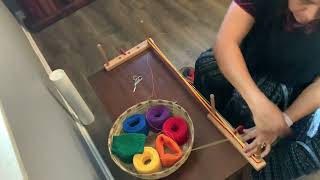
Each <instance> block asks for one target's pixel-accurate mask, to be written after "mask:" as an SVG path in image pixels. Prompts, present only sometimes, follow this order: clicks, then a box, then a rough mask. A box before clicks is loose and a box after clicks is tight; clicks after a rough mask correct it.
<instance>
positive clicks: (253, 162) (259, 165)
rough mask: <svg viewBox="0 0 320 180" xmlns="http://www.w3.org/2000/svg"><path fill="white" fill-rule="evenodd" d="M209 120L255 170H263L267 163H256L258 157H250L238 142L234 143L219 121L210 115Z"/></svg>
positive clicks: (262, 161) (261, 161)
mask: <svg viewBox="0 0 320 180" xmlns="http://www.w3.org/2000/svg"><path fill="white" fill-rule="evenodd" d="M208 119H209V120H210V121H211V122H212V123H213V124H214V125H215V126H216V127H217V129H219V130H220V132H221V133H222V134H223V135H224V136H225V137H226V138H227V139H229V140H230V143H231V144H232V145H233V146H234V147H235V148H236V149H237V150H238V151H239V152H240V154H241V155H242V156H243V157H244V158H245V159H246V160H247V161H248V162H249V163H250V164H251V165H252V166H253V167H254V169H256V170H257V171H259V170H261V169H262V168H263V167H264V166H265V165H266V162H265V161H264V160H263V159H261V160H260V162H259V163H257V162H256V157H254V156H251V157H248V156H247V155H246V154H245V152H244V151H243V148H242V147H241V146H240V144H239V143H237V142H236V141H234V137H233V136H231V135H230V133H228V132H227V131H226V129H224V128H222V127H221V126H220V124H219V123H218V121H217V120H216V119H215V118H214V117H213V116H211V114H208Z"/></svg>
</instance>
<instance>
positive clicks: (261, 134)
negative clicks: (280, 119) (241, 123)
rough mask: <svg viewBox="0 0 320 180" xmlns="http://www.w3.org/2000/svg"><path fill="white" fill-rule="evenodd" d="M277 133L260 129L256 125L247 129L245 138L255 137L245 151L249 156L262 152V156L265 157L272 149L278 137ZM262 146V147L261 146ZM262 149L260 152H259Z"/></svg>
mask: <svg viewBox="0 0 320 180" xmlns="http://www.w3.org/2000/svg"><path fill="white" fill-rule="evenodd" d="M277 137H278V136H277V135H276V134H274V133H271V132H265V131H259V129H257V128H256V127H253V128H251V129H245V130H244V135H243V137H242V138H243V140H244V141H248V140H250V139H254V140H253V141H252V142H251V143H250V144H248V145H247V146H246V147H245V148H244V152H245V153H246V154H247V156H248V157H250V156H252V155H253V154H256V153H261V157H262V158H263V157H265V156H266V155H268V154H269V152H270V150H271V145H272V143H273V142H274V141H275V140H276V139H277ZM259 146H260V148H259ZM259 151H260V152H259Z"/></svg>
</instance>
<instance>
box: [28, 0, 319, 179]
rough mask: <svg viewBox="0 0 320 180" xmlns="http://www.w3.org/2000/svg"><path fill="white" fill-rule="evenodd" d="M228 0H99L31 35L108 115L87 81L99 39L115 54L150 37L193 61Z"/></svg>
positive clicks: (182, 61) (178, 58) (97, 63)
mask: <svg viewBox="0 0 320 180" xmlns="http://www.w3.org/2000/svg"><path fill="white" fill-rule="evenodd" d="M230 1H231V0H96V1H95V2H93V3H92V4H90V5H89V6H86V7H84V8H82V9H81V10H79V11H77V12H75V13H73V14H72V15H70V16H68V17H67V18H64V19H63V20H61V21H59V22H57V23H55V24H54V25H52V26H50V27H48V28H46V29H45V30H43V31H42V32H40V33H37V34H34V35H33V36H34V38H35V40H36V42H37V44H38V46H39V47H40V49H41V51H42V52H43V53H44V56H45V58H46V59H47V61H48V63H49V65H50V66H51V68H52V69H57V68H61V69H64V70H65V71H66V72H67V74H68V75H69V76H70V78H71V80H72V81H73V82H74V84H75V86H76V87H77V88H78V90H79V91H80V94H81V95H82V96H83V98H84V99H85V100H86V102H87V103H88V104H89V106H90V108H91V109H92V110H93V113H94V114H95V116H96V118H97V119H104V118H105V112H104V110H103V108H102V104H101V102H100V101H99V100H98V98H97V97H96V95H95V94H94V93H93V90H92V88H91V87H90V85H89V83H88V81H87V77H88V76H89V75H91V74H93V73H95V72H97V71H98V70H100V69H101V68H103V64H104V61H103V59H102V58H101V56H100V54H99V53H98V51H97V49H96V44H97V43H101V44H102V45H103V46H104V47H105V49H106V50H107V55H108V57H109V58H112V57H115V56H117V55H118V54H119V52H118V50H119V49H120V48H122V49H128V48H130V47H132V46H133V45H135V44H137V43H139V42H141V41H142V40H144V39H145V37H146V36H149V37H151V38H153V39H154V40H155V42H156V44H157V45H159V46H160V48H161V50H162V51H163V52H164V53H165V54H166V55H167V56H168V57H169V59H170V60H172V61H173V63H174V64H175V65H176V66H177V67H178V68H179V67H182V66H185V65H193V64H194V62H195V59H196V57H197V56H198V55H199V54H200V52H202V51H204V50H206V49H207V48H209V47H211V45H212V44H213V42H214V38H215V34H216V32H217V30H218V27H219V25H220V23H221V20H222V18H223V15H224V14H225V12H226V9H227V7H228V5H229V3H230ZM105 126H110V124H109V125H108V124H106V125H105ZM316 177H319V176H316ZM316 177H314V179H317V178H316ZM311 179H313V178H311Z"/></svg>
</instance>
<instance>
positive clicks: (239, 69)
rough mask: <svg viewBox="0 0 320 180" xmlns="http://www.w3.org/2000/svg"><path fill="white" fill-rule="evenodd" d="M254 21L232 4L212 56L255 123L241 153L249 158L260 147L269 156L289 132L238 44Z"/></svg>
mask: <svg viewBox="0 0 320 180" xmlns="http://www.w3.org/2000/svg"><path fill="white" fill-rule="evenodd" d="M254 21H255V20H254V18H253V17H252V16H251V15H250V14H248V13H247V12H245V11H244V10H243V9H242V8H241V7H239V6H238V5H237V4H236V3H234V2H232V4H231V5H230V7H229V10H228V12H227V14H226V16H225V18H224V20H223V23H222V25H221V27H220V30H219V32H218V34H217V39H216V43H215V45H214V52H215V57H216V59H217V63H218V65H219V68H220V70H221V72H222V73H223V74H224V76H225V77H226V78H227V79H228V81H229V82H230V83H231V84H232V85H233V86H234V87H235V88H236V89H237V90H238V91H239V93H240V94H241V96H242V97H243V98H244V100H245V101H246V102H247V104H248V106H249V108H250V110H251V112H252V115H253V120H254V122H255V124H256V130H255V131H254V132H252V133H249V134H248V136H250V138H255V140H254V141H253V142H252V143H251V144H249V145H248V146H246V148H245V149H244V151H245V152H246V153H247V154H248V156H251V155H252V154H253V153H255V152H256V151H257V147H258V146H259V145H260V144H263V143H265V144H266V145H267V147H266V150H265V151H264V152H263V155H266V154H268V153H269V151H270V148H271V144H272V143H273V142H274V140H275V139H276V138H277V137H278V136H279V135H281V134H283V133H284V132H287V131H288V126H287V125H286V123H285V121H284V118H283V115H282V112H281V111H280V109H279V108H278V107H277V106H276V105H275V104H274V103H272V102H271V101H270V100H269V99H268V98H267V97H266V96H265V95H264V94H263V93H262V92H261V91H260V90H259V88H258V87H257V85H256V84H255V82H254V81H253V79H252V77H251V75H250V73H249V71H248V68H247V66H246V63H245V60H244V57H243V55H242V53H241V50H240V44H241V41H242V40H243V39H244V37H245V36H246V35H247V34H248V32H249V31H250V29H251V28H252V26H253V24H254Z"/></svg>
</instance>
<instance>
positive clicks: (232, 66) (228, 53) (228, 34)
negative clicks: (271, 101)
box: [214, 2, 264, 106]
mask: <svg viewBox="0 0 320 180" xmlns="http://www.w3.org/2000/svg"><path fill="white" fill-rule="evenodd" d="M253 24H254V18H253V17H252V16H251V15H250V14H248V13H247V12H245V11H244V10H243V9H242V8H241V7H240V6H239V5H238V4H236V3H235V2H232V4H231V5H230V7H229V9H228V12H227V14H226V15H225V18H224V20H223V23H222V25H221V27H220V30H219V32H218V34H217V38H216V42H215V45H214V52H215V56H216V59H217V63H218V65H219V68H220V70H221V71H222V73H223V74H224V76H225V77H226V78H227V79H228V80H229V81H230V83H231V84H232V85H233V86H234V87H235V88H236V89H237V90H238V91H239V93H240V94H241V95H242V97H243V98H244V99H245V100H246V102H247V103H248V105H249V106H254V104H255V103H254V101H255V100H257V99H259V98H263V97H264V95H263V94H262V92H261V91H260V90H259V89H258V87H257V86H256V84H255V82H254V81H253V79H252V78H251V76H250V74H249V72H248V68H247V66H246V63H245V60H244V58H243V55H242V53H241V51H240V44H241V41H242V40H243V39H244V37H245V36H246V35H247V34H248V32H249V31H250V29H251V28H252V26H253Z"/></svg>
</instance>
